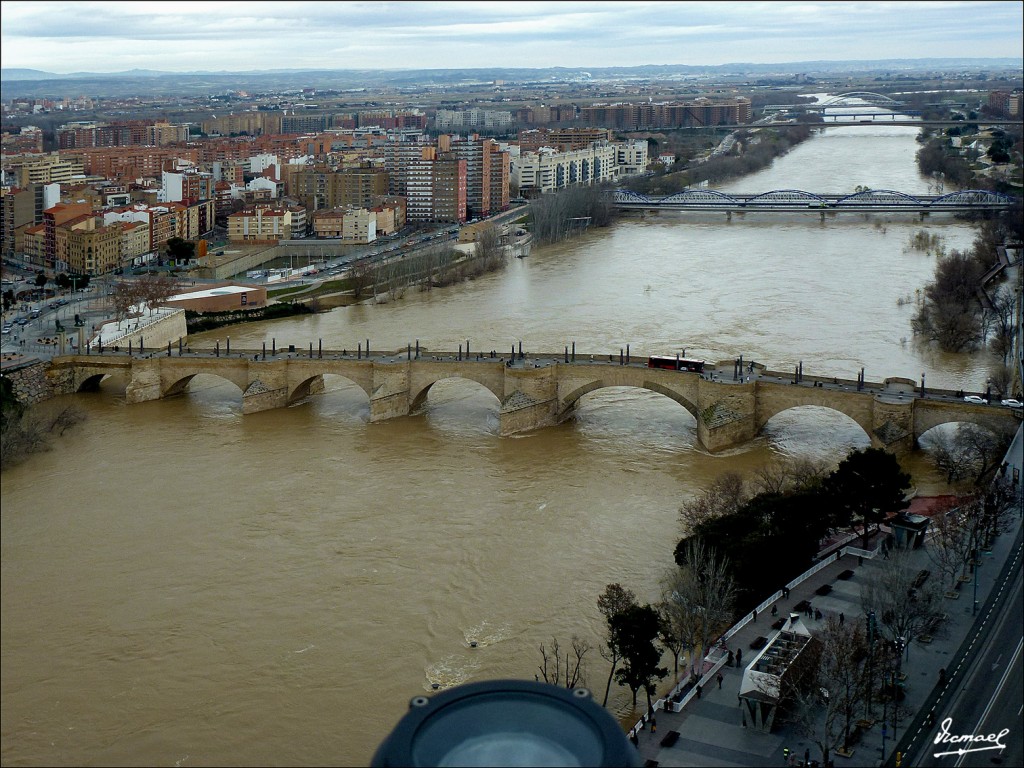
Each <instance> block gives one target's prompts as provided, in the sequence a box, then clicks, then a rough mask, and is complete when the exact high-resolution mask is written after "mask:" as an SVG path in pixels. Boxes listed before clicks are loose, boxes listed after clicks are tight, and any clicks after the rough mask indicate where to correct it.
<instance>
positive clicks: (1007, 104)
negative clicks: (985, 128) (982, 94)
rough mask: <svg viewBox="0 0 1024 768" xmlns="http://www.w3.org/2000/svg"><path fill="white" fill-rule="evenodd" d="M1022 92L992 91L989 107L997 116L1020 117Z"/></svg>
mask: <svg viewBox="0 0 1024 768" xmlns="http://www.w3.org/2000/svg"><path fill="white" fill-rule="evenodd" d="M1020 100H1021V92H1020V91H1012V92H1011V91H992V92H991V93H989V95H988V107H989V109H990V110H992V111H993V112H994V113H996V114H997V115H1005V116H1006V117H1020V115H1021V109H1020Z"/></svg>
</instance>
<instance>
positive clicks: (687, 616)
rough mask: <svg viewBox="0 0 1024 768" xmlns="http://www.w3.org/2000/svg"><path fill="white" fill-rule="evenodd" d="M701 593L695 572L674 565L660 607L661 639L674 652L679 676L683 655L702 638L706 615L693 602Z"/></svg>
mask: <svg viewBox="0 0 1024 768" xmlns="http://www.w3.org/2000/svg"><path fill="white" fill-rule="evenodd" d="M696 594H697V588H696V585H695V584H694V583H693V571H692V570H691V569H689V568H678V567H674V568H672V569H671V570H670V571H669V574H668V576H667V577H666V578H665V582H664V585H663V587H662V598H661V601H660V602H659V603H658V605H657V606H656V608H657V610H658V613H659V614H660V615H661V641H662V642H663V643H664V644H665V647H666V648H668V649H669V650H670V651H671V652H672V656H673V659H674V667H673V674H674V675H675V677H676V679H677V680H678V679H679V657H680V656H681V655H682V654H683V652H684V651H687V650H690V651H692V650H693V649H694V648H696V647H697V644H698V643H699V642H700V637H701V626H702V624H703V615H702V614H701V613H699V612H698V611H697V610H696V609H695V607H694V604H693V602H692V601H693V599H694V598H695V596H696Z"/></svg>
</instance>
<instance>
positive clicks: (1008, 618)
mask: <svg viewBox="0 0 1024 768" xmlns="http://www.w3.org/2000/svg"><path fill="white" fill-rule="evenodd" d="M1011 557H1013V558H1014V560H1013V563H1012V565H1011V567H1010V568H1009V569H1008V571H1007V572H1006V573H1005V574H1004V575H1003V578H1002V579H1001V580H1000V582H999V583H997V584H996V585H995V586H994V587H993V594H994V595H995V598H994V599H992V600H991V601H990V602H989V604H987V605H986V606H985V608H984V610H983V613H982V615H981V617H980V621H979V622H978V624H977V626H976V628H974V629H973V630H972V632H971V633H970V634H969V635H968V636H967V638H966V640H965V645H966V646H967V652H966V654H965V655H964V656H963V657H962V660H961V661H960V662H959V663H958V664H956V666H955V667H954V668H953V669H951V670H950V671H949V683H948V684H947V686H946V688H945V690H944V691H943V693H942V694H941V695H940V697H939V699H938V702H937V703H936V705H935V707H934V709H933V710H932V715H931V719H930V720H929V721H926V723H930V724H926V725H924V726H922V727H921V728H920V729H919V730H918V731H917V732H916V733H915V738H914V740H913V742H911V746H910V748H909V750H908V752H907V755H906V756H905V757H904V759H903V762H902V765H905V766H909V765H913V766H946V767H949V768H954V767H955V768H961V766H963V767H965V768H980V766H991V765H1024V718H1022V715H1024V654H1022V648H1024V628H1022V624H1021V616H1024V579H1022V570H1021V559H1022V558H1021V547H1020V539H1018V546H1017V547H1016V548H1015V550H1014V551H1013V553H1012V555H1011ZM982 567H984V566H982ZM990 567H994V564H993V566H990ZM952 661H955V659H954V660H952ZM967 737H969V738H967Z"/></svg>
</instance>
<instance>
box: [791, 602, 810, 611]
mask: <svg viewBox="0 0 1024 768" xmlns="http://www.w3.org/2000/svg"><path fill="white" fill-rule="evenodd" d="M810 607H811V604H810V602H808V601H807V600H801V601H800V602H799V603H797V604H796V605H794V606H793V610H794V611H796V612H797V613H807V609H808V608H810Z"/></svg>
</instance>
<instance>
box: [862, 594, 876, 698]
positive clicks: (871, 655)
mask: <svg viewBox="0 0 1024 768" xmlns="http://www.w3.org/2000/svg"><path fill="white" fill-rule="evenodd" d="M874 669H875V612H874V611H870V612H869V613H868V696H867V706H866V707H865V708H864V717H866V718H870V717H871V687H872V684H871V680H872V679H873V677H874Z"/></svg>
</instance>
